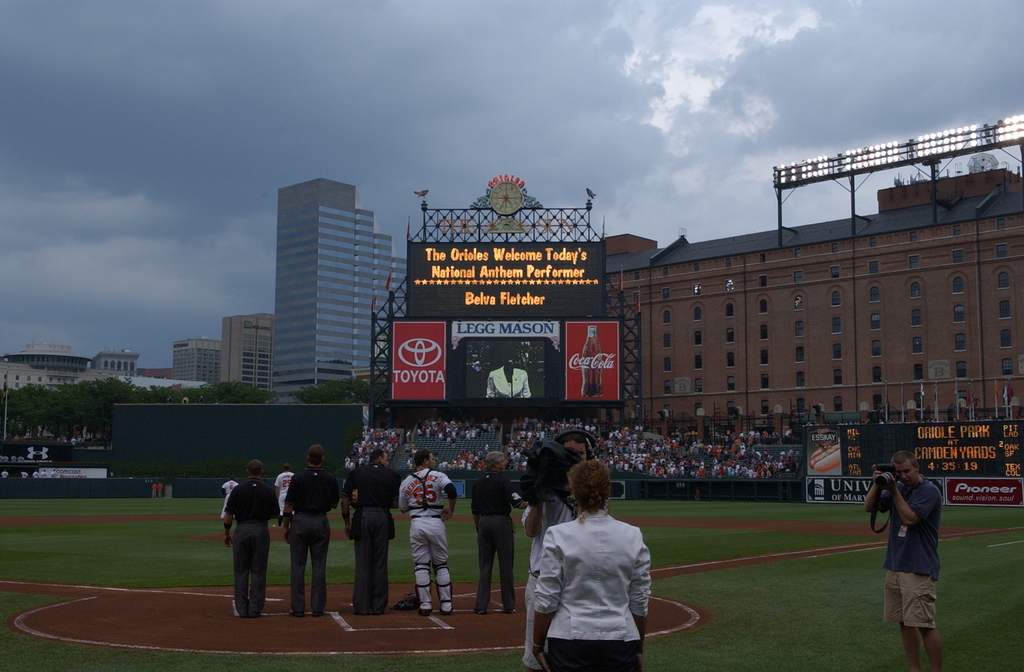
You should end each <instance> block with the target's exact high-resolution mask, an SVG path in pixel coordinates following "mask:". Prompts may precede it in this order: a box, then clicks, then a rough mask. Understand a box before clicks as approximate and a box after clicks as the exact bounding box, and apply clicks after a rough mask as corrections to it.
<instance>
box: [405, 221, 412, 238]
mask: <svg viewBox="0 0 1024 672" xmlns="http://www.w3.org/2000/svg"><path fill="white" fill-rule="evenodd" d="M411 237H412V217H410V218H409V219H408V220H407V221H406V222H405V239H406V240H409V239H410V238H411Z"/></svg>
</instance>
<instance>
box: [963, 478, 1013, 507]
mask: <svg viewBox="0 0 1024 672" xmlns="http://www.w3.org/2000/svg"><path fill="white" fill-rule="evenodd" d="M1022 483H1024V481H1021V479H1019V478H947V479H946V504H951V505H954V506H1024V485H1022Z"/></svg>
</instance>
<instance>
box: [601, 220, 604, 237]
mask: <svg viewBox="0 0 1024 672" xmlns="http://www.w3.org/2000/svg"><path fill="white" fill-rule="evenodd" d="M601 237H602V238H604V217H601Z"/></svg>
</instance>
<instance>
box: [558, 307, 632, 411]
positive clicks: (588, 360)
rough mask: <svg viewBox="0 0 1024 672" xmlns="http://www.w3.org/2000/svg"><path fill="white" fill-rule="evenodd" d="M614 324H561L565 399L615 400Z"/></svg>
mask: <svg viewBox="0 0 1024 672" xmlns="http://www.w3.org/2000/svg"><path fill="white" fill-rule="evenodd" d="M619 330H620V325H619V323H618V322H609V321H599V322H598V321H595V322H589V321H588V322H566V323H565V352H566V360H565V398H566V399H568V400H578V401H618V399H619V387H620V384H619V369H620V367H619V359H620V358H619Z"/></svg>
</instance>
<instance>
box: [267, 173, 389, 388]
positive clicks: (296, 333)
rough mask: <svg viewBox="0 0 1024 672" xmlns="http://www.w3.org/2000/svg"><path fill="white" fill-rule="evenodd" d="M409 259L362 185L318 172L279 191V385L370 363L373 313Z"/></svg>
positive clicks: (345, 374)
mask: <svg viewBox="0 0 1024 672" xmlns="http://www.w3.org/2000/svg"><path fill="white" fill-rule="evenodd" d="M404 275H405V260H404V259H401V258H398V257H396V255H395V253H394V244H393V241H392V238H391V236H390V235H387V234H383V233H381V232H380V230H379V229H378V227H377V222H376V218H375V216H374V213H373V211H371V210H366V209H364V208H363V207H362V205H361V203H360V200H359V195H358V192H357V190H356V187H355V186H354V185H351V184H344V183H341V182H334V181H332V180H328V179H324V178H319V179H315V180H310V181H308V182H302V183H299V184H294V185H291V186H288V187H283V188H281V189H279V190H278V204H277V270H276V277H275V291H274V315H275V322H276V324H275V337H274V350H273V389H274V391H275V393H276V394H277V397H278V401H282V402H289V401H292V400H293V399H294V397H293V396H292V395H293V394H294V393H295V392H297V391H298V390H300V389H302V388H304V387H308V386H310V385H317V384H320V383H324V382H327V381H330V380H344V379H347V378H351V377H353V376H354V375H355V373H354V372H355V370H356V369H360V368H365V367H368V366H369V364H370V319H371V318H370V313H371V310H372V309H373V303H374V301H375V300H376V301H377V302H378V303H379V302H381V301H384V300H386V298H387V290H388V288H389V287H388V285H389V281H391V279H392V278H393V279H394V283H395V285H396V286H397V284H398V282H399V279H400V278H401V277H403V276H404Z"/></svg>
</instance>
